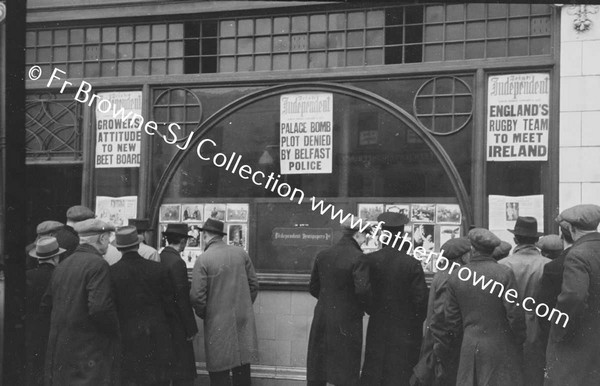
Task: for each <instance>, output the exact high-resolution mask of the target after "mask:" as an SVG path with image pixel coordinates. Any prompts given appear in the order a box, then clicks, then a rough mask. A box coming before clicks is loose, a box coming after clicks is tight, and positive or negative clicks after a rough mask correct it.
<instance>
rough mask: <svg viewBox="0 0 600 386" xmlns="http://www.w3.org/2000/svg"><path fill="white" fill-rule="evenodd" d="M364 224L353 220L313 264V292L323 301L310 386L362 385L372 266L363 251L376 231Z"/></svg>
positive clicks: (313, 334) (311, 341)
mask: <svg viewBox="0 0 600 386" xmlns="http://www.w3.org/2000/svg"><path fill="white" fill-rule="evenodd" d="M351 218H358V217H354V216H353V217H351ZM359 224H360V225H362V224H361V222H360V221H359ZM359 224H353V223H351V220H350V219H347V221H346V222H344V223H343V224H342V237H341V239H340V240H339V241H338V242H337V243H336V244H335V245H334V246H332V247H330V248H328V249H326V250H324V251H321V252H319V253H318V254H317V256H316V258H315V262H314V263H313V268H312V273H311V276H310V286H309V290H310V293H311V295H312V296H314V297H315V298H317V299H318V300H317V305H316V306H315V311H314V317H313V320H312V324H311V326H310V334H309V338H308V356H307V361H306V362H307V369H306V370H307V375H306V379H307V381H308V385H309V386H325V385H326V383H327V382H329V383H333V384H334V385H351V386H356V385H358V383H359V375H360V359H361V350H362V341H363V339H362V336H363V315H364V312H365V310H366V306H367V303H368V301H369V298H370V294H371V284H370V281H369V265H368V262H367V260H366V256H365V255H364V253H363V252H362V250H361V249H360V246H361V244H363V243H364V242H365V241H366V240H367V237H368V235H369V233H370V231H371V229H370V227H369V226H368V225H367V226H363V227H362V228H361V227H360V225H359Z"/></svg>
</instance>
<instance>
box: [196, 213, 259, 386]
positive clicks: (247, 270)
mask: <svg viewBox="0 0 600 386" xmlns="http://www.w3.org/2000/svg"><path fill="white" fill-rule="evenodd" d="M223 228H224V224H223V222H222V221H219V220H216V219H212V218H209V219H208V220H206V222H205V223H204V225H203V226H202V228H200V229H201V230H202V238H203V240H204V245H205V249H204V253H202V254H201V255H200V256H199V257H198V259H197V260H196V263H195V264H194V271H193V273H192V290H191V292H190V297H191V299H192V305H193V307H194V311H195V312H196V315H198V317H200V318H202V319H204V348H205V352H206V369H207V370H208V374H209V376H210V384H211V386H228V385H231V384H232V383H231V378H233V384H234V385H238V386H249V385H250V383H251V380H250V364H251V363H255V362H256V361H257V360H258V339H257V335H256V323H255V320H254V308H253V307H252V304H253V303H254V301H255V300H256V296H257V295H258V279H257V277H256V272H255V271H254V266H253V265H252V261H251V260H250V257H249V256H248V253H246V251H245V250H244V249H243V248H241V247H237V246H234V245H227V244H225V242H224V241H223V236H225V235H226V233H225V232H223ZM230 373H231V374H230Z"/></svg>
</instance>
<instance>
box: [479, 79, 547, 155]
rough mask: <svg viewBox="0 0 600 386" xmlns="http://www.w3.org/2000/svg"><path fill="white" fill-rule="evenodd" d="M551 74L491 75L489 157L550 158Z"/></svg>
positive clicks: (488, 123) (489, 92)
mask: <svg viewBox="0 0 600 386" xmlns="http://www.w3.org/2000/svg"><path fill="white" fill-rule="evenodd" d="M549 114H550V75H549V74H547V73H542V74H514V75H493V76H490V77H489V78H488V102H487V160H488V161H547V160H548V130H549V125H550V119H549Z"/></svg>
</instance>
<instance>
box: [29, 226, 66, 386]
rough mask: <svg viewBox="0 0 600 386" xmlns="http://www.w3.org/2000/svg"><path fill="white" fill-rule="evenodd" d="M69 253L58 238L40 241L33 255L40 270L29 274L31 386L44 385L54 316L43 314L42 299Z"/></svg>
mask: <svg viewBox="0 0 600 386" xmlns="http://www.w3.org/2000/svg"><path fill="white" fill-rule="evenodd" d="M64 252H65V249H64V248H60V247H59V245H58V241H56V238H55V237H51V236H43V237H40V238H39V239H38V240H37V242H36V246H35V248H34V249H33V250H31V251H29V255H30V256H31V257H33V258H34V259H37V260H38V261H39V264H38V266H37V268H34V269H30V270H28V271H27V272H26V273H25V276H26V288H27V307H26V311H25V353H26V356H27V368H26V370H27V371H26V377H27V380H26V382H27V383H26V384H27V386H42V385H43V384H44V359H45V358H46V348H47V345H48V335H49V334H50V315H49V314H48V313H46V312H40V304H41V301H42V296H43V295H44V293H45V292H46V289H47V288H48V284H49V283H50V278H51V277H52V272H53V271H54V267H56V265H57V264H58V260H59V257H60V256H61V255H62V254H63V253H64Z"/></svg>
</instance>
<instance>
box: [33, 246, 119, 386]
mask: <svg viewBox="0 0 600 386" xmlns="http://www.w3.org/2000/svg"><path fill="white" fill-rule="evenodd" d="M42 309H43V310H48V309H51V310H52V314H51V322H50V335H49V338H48V350H47V352H46V368H45V377H46V385H56V386H64V385H90V386H100V385H102V386H104V385H118V384H119V364H120V360H119V359H120V358H119V356H120V347H119V339H120V336H119V321H118V319H117V313H116V309H115V304H114V300H113V295H112V289H111V283H110V270H109V267H108V264H107V263H106V261H104V259H103V258H102V255H101V254H100V253H99V252H98V251H97V250H96V249H95V248H94V247H92V246H91V245H87V244H82V245H80V246H79V247H77V249H75V252H74V253H73V254H72V255H71V256H69V257H68V258H67V259H65V260H64V261H63V262H62V263H60V264H59V265H58V266H57V267H56V268H55V269H54V274H53V275H52V279H51V280H50V285H49V286H48V290H47V291H46V294H45V295H44V298H43V300H42Z"/></svg>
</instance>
